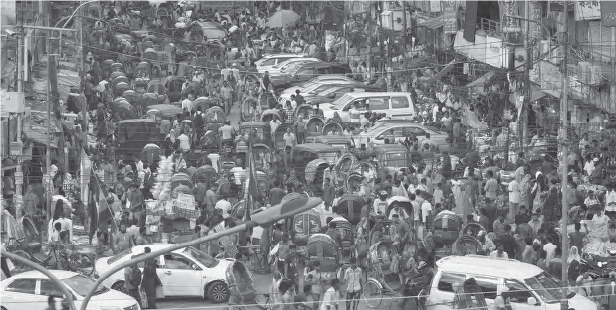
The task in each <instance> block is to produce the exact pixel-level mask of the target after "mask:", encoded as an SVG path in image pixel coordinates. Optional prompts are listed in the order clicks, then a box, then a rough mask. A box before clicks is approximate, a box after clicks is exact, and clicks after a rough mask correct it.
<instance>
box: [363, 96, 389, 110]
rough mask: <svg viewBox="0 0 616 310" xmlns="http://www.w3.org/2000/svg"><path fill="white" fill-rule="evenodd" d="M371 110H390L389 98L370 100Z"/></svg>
mask: <svg viewBox="0 0 616 310" xmlns="http://www.w3.org/2000/svg"><path fill="white" fill-rule="evenodd" d="M368 104H369V106H370V110H373V111H374V110H387V109H389V98H388V97H374V98H369V99H368Z"/></svg>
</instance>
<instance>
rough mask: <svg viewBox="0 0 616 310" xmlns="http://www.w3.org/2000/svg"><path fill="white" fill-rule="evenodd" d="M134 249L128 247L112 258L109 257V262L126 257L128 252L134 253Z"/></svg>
mask: <svg viewBox="0 0 616 310" xmlns="http://www.w3.org/2000/svg"><path fill="white" fill-rule="evenodd" d="M132 252H133V251H132V249H126V250H124V251H122V252H120V253H118V254H116V255H115V256H112V257H111V258H109V259H108V260H107V264H109V265H111V264H113V263H115V262H117V261H119V260H121V259H122V258H124V257H126V256H127V255H128V254H130V253H132Z"/></svg>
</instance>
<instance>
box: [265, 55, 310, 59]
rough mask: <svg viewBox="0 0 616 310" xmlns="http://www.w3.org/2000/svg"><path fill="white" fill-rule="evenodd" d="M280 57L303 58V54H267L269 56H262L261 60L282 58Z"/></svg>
mask: <svg viewBox="0 0 616 310" xmlns="http://www.w3.org/2000/svg"><path fill="white" fill-rule="evenodd" d="M282 57H297V58H304V55H303V54H269V55H265V56H263V58H262V59H265V58H282Z"/></svg>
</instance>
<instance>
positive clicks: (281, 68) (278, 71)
mask: <svg viewBox="0 0 616 310" xmlns="http://www.w3.org/2000/svg"><path fill="white" fill-rule="evenodd" d="M319 61H320V60H319V59H318V58H308V57H304V58H291V59H289V60H287V61H284V62H281V63H279V64H277V65H275V66H273V67H271V68H270V70H269V71H268V72H269V75H270V76H278V75H282V74H284V72H285V70H287V69H289V68H291V67H293V66H294V65H296V64H302V63H307V62H319Z"/></svg>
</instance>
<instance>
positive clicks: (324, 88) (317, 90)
mask: <svg viewBox="0 0 616 310" xmlns="http://www.w3.org/2000/svg"><path fill="white" fill-rule="evenodd" d="M334 88H335V87H334ZM329 89H332V86H331V85H330V84H328V83H325V84H321V85H319V86H318V87H315V88H314V89H313V90H312V91H311V93H314V94H318V93H320V92H323V91H328V90H329Z"/></svg>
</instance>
